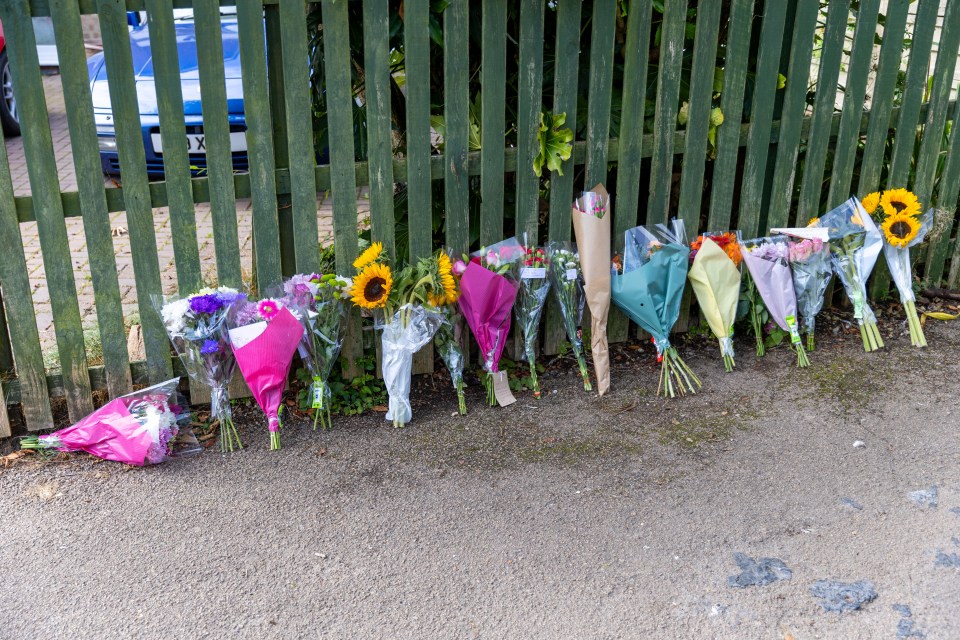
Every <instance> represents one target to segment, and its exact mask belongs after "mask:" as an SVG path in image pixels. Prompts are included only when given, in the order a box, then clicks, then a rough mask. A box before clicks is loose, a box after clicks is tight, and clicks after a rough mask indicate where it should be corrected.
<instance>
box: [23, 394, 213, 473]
mask: <svg viewBox="0 0 960 640" xmlns="http://www.w3.org/2000/svg"><path fill="white" fill-rule="evenodd" d="M179 383H180V379H179V378H173V379H171V380H167V381H166V382H161V383H160V384H156V385H154V386H152V387H148V388H146V389H141V390H139V391H134V392H133V393H129V394H127V395H125V396H121V397H119V398H116V399H114V400H112V401H110V402H108V403H107V404H105V405H104V406H102V407H100V408H99V409H97V410H96V411H94V412H93V413H91V414H90V415H88V416H87V417H85V418H83V419H82V420H80V421H79V422H77V423H76V424H74V425H72V426H69V427H67V428H65V429H61V430H59V431H56V432H54V433H51V434H49V435H41V436H31V437H28V438H24V439H23V440H22V442H21V446H22V447H23V448H24V449H39V450H44V449H53V450H57V451H83V452H86V453H89V454H90V455H92V456H96V457H98V458H102V459H104V460H113V461H115V462H123V463H125V464H131V465H134V466H138V467H141V466H144V465H148V464H159V463H160V462H164V461H165V460H169V459H170V458H173V457H177V456H181V455H186V454H189V453H196V452H198V451H200V446H199V444H198V443H197V440H196V438H194V437H193V432H192V431H191V430H190V412H189V410H188V409H186V407H185V403H184V402H183V401H182V399H181V397H180V394H179V393H178V392H177V385H178V384H179Z"/></svg>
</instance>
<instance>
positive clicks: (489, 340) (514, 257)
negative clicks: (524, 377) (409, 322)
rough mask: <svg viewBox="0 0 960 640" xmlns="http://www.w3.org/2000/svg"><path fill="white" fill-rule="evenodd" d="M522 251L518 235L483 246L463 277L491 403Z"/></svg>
mask: <svg viewBox="0 0 960 640" xmlns="http://www.w3.org/2000/svg"><path fill="white" fill-rule="evenodd" d="M522 255H523V248H522V247H521V246H520V244H519V243H518V242H517V239H516V238H508V239H506V240H503V241H502V242H498V243H497V244H495V245H493V246H490V247H482V248H481V249H480V251H477V252H475V253H473V254H471V255H470V262H469V264H467V268H466V270H464V272H463V276H462V277H461V278H460V300H459V302H460V310H461V311H463V315H464V317H465V318H466V319H467V324H468V325H470V330H471V331H472V332H473V336H474V338H476V339H477V344H478V345H479V347H480V353H481V354H483V369H484V371H486V375H485V376H484V377H483V384H484V386H485V387H486V390H487V402H488V403H489V404H490V406H491V407H492V406H495V405H496V404H497V397H496V393H495V392H494V376H495V375H498V373H499V365H500V355H501V354H502V353H503V348H504V347H505V346H506V344H507V336H508V334H509V333H510V311H511V309H513V303H514V301H515V300H516V298H517V283H516V282H515V281H514V280H513V275H514V274H513V272H512V270H511V267H512V266H513V264H514V263H515V262H517V261H519V260H520V259H521V257H522Z"/></svg>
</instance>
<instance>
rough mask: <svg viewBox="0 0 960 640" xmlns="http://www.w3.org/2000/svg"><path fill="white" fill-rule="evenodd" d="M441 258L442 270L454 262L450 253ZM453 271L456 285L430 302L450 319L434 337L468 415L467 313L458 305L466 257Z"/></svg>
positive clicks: (462, 410)
mask: <svg viewBox="0 0 960 640" xmlns="http://www.w3.org/2000/svg"><path fill="white" fill-rule="evenodd" d="M438 260H440V261H441V262H443V263H444V264H443V266H442V267H441V271H443V270H445V269H446V262H449V261H450V257H449V256H447V254H445V253H444V254H442V255H440V256H438ZM450 270H451V273H452V274H453V281H454V287H453V288H452V289H451V290H450V291H449V292H446V291H445V292H444V293H443V295H437V296H431V300H430V303H431V304H432V305H433V306H435V307H437V308H438V309H440V311H441V312H442V313H443V314H444V316H445V319H446V322H444V323H443V324H441V325H440V328H439V329H437V335H436V336H435V337H434V340H433V341H434V344H436V346H437V351H439V352H440V357H441V358H443V364H444V365H445V366H446V367H447V371H449V372H450V381H451V382H452V383H453V388H454V389H456V390H457V408H458V410H459V411H460V415H462V416H465V415H467V401H466V399H465V398H464V395H463V368H464V365H465V364H466V358H465V356H464V354H463V323H464V318H463V314H462V313H460V307H459V306H458V305H457V304H456V302H457V300H458V299H459V298H460V286H459V282H460V277H461V276H463V272H464V271H466V270H467V265H466V263H465V262H464V261H463V260H457V261H456V262H453V263H452V264H451V267H450Z"/></svg>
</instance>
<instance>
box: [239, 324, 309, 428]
mask: <svg viewBox="0 0 960 640" xmlns="http://www.w3.org/2000/svg"><path fill="white" fill-rule="evenodd" d="M301 336H303V325H301V324H300V321H299V320H297V319H296V318H295V317H293V314H291V313H290V311H288V310H287V309H286V308H283V309H280V311H279V312H278V313H277V315H276V317H274V318H273V320H271V321H270V322H269V323H268V324H267V328H266V329H264V331H263V333H261V334H260V335H259V336H257V337H256V338H254V339H253V340H251V341H250V342H248V343H247V344H245V345H243V346H242V347H239V348H234V350H233V353H234V355H235V356H236V358H237V366H239V367H240V372H241V373H242V374H243V379H244V380H245V381H246V383H247V386H249V387H250V391H251V393H252V394H253V397H254V399H255V400H256V401H257V404H258V405H260V408H261V409H263V412H264V413H265V414H267V426H268V427H269V429H270V431H277V430H279V428H280V420H279V418H278V417H277V411H278V410H279V409H280V401H281V399H282V397H283V390H284V388H285V387H286V385H287V375H288V374H289V373H290V365H291V363H292V362H293V354H294V353H296V351H297V346H298V345H299V344H300V338H301Z"/></svg>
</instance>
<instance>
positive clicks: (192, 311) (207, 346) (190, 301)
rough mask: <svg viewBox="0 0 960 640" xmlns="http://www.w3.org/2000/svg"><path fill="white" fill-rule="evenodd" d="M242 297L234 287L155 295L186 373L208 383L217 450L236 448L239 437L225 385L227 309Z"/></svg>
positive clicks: (229, 369)
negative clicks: (175, 295) (217, 430)
mask: <svg viewBox="0 0 960 640" xmlns="http://www.w3.org/2000/svg"><path fill="white" fill-rule="evenodd" d="M244 300H246V296H245V295H244V294H242V293H238V292H237V290H236V289H230V288H228V287H220V288H218V289H210V288H206V289H201V290H200V291H199V292H198V293H195V294H193V295H190V296H187V297H185V298H168V299H166V300H165V301H164V300H163V299H162V298H159V297H155V298H154V300H153V302H154V306H155V307H157V308H158V309H159V310H160V316H161V318H162V319H163V324H164V327H166V329H167V335H169V336H170V341H171V342H172V343H173V348H174V349H175V350H176V352H177V355H179V356H180V362H182V363H183V366H184V368H185V369H186V370H187V375H188V376H190V377H191V378H192V379H193V380H194V381H196V382H199V383H201V384H206V385H209V386H210V415H211V416H213V417H214V418H215V419H216V420H217V422H218V423H219V424H220V450H221V451H223V452H226V451H233V449H234V447H236V448H238V449H240V448H242V447H243V445H242V444H240V436H239V435H238V434H237V428H236V427H235V426H234V424H233V418H232V417H231V413H230V398H229V394H228V393H227V386H228V385H229V384H230V378H231V377H233V372H234V369H235V368H236V366H237V361H236V358H234V356H233V351H232V350H231V349H230V344H229V341H228V339H227V331H226V319H227V312H228V311H229V310H230V308H231V307H232V306H233V305H234V304H236V303H237V302H239V301H244Z"/></svg>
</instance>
